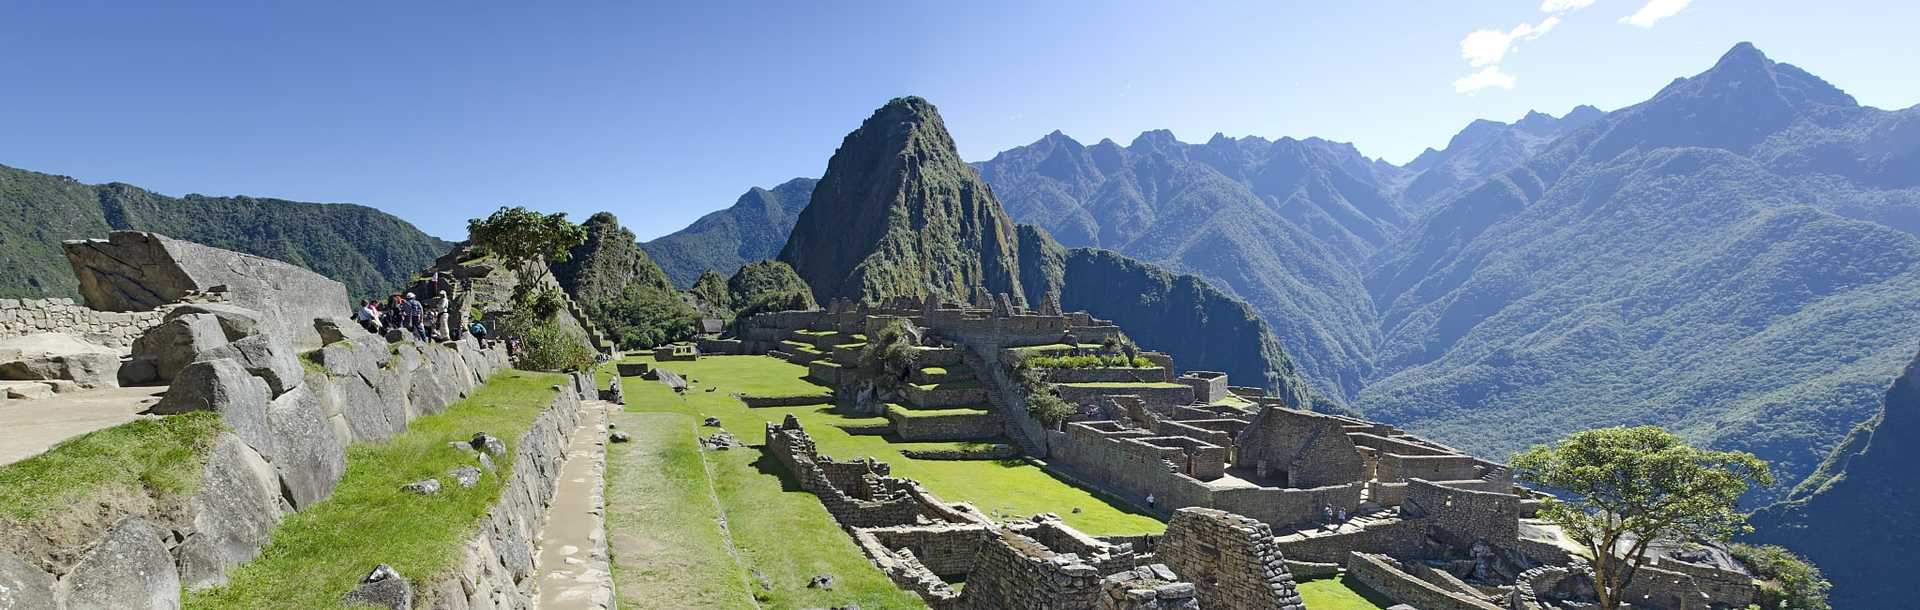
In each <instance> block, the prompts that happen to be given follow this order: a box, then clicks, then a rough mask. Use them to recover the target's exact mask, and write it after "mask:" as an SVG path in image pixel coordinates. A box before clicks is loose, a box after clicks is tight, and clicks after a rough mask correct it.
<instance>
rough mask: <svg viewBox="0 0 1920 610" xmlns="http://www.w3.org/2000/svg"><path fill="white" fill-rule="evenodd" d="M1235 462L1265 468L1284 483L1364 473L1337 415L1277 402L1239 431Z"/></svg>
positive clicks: (1333, 481) (1344, 479)
mask: <svg viewBox="0 0 1920 610" xmlns="http://www.w3.org/2000/svg"><path fill="white" fill-rule="evenodd" d="M1239 458H1240V462H1239V463H1240V464H1241V465H1243V466H1247V467H1252V468H1254V469H1256V470H1265V471H1266V472H1265V473H1263V474H1262V476H1269V477H1273V478H1276V479H1280V478H1281V477H1282V476H1284V479H1282V480H1284V481H1285V482H1286V485H1285V486H1286V487H1302V488H1306V487H1320V486H1325V485H1338V484H1342V483H1352V482H1356V481H1363V480H1365V479H1366V476H1365V475H1366V473H1365V467H1364V464H1363V462H1362V460H1361V458H1360V453H1359V452H1358V451H1356V450H1355V449H1354V444H1353V441H1352V439H1349V438H1347V433H1346V429H1345V423H1344V421H1343V420H1341V419H1340V418H1336V417H1331V416H1327V415H1321V414H1318V413H1312V412H1308V411H1296V410H1292V409H1283V408H1278V407H1269V408H1262V409H1260V411H1259V413H1258V414H1256V415H1254V418H1253V423H1252V424H1251V425H1249V426H1248V427H1247V429H1246V430H1244V431H1242V432H1241V433H1240V450H1239Z"/></svg>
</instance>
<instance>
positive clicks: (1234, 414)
mask: <svg viewBox="0 0 1920 610" xmlns="http://www.w3.org/2000/svg"><path fill="white" fill-rule="evenodd" d="M894 319H899V320H905V321H907V322H909V323H910V324H912V325H913V328H914V329H916V332H917V333H918V335H917V336H918V337H919V342H920V345H919V346H917V347H915V348H914V349H915V350H916V352H917V354H918V355H919V356H920V357H921V358H922V359H923V360H922V364H920V366H929V367H937V370H938V371H940V372H939V373H938V375H937V376H935V377H934V378H928V377H926V376H922V375H920V374H916V375H915V376H914V378H913V379H911V380H910V381H911V383H909V384H907V385H905V386H904V387H902V388H901V389H898V390H886V389H883V388H882V387H881V386H879V385H877V384H874V383H872V380H869V379H863V377H862V375H863V374H862V373H861V372H860V371H859V369H858V367H857V366H856V365H857V363H858V359H859V348H860V347H861V345H860V344H859V343H858V342H856V341H853V340H852V339H853V338H855V337H861V338H864V337H865V336H867V335H868V334H870V331H873V330H874V329H876V328H877V327H878V325H879V324H882V323H885V322H887V321H888V320H894ZM740 331H741V332H740V336H739V337H738V338H736V339H733V340H728V341H724V342H720V341H715V342H708V343H703V344H702V345H701V348H702V349H704V350H708V351H709V352H711V351H721V352H725V353H764V354H770V355H773V356H775V357H779V358H783V359H787V360H789V361H792V362H796V363H800V364H804V365H806V366H808V367H809V372H810V377H811V378H813V379H815V380H817V381H819V382H821V383H824V384H828V385H831V386H833V387H834V388H835V391H834V394H835V397H834V399H833V400H834V401H835V402H838V403H840V404H841V405H842V406H844V407H846V408H851V409H869V410H871V411H874V412H881V413H883V414H885V413H890V412H891V410H895V409H901V408H908V409H911V408H944V409H953V408H954V407H956V406H958V405H965V404H978V405H980V406H979V407H978V408H977V412H965V411H964V410H963V411H962V412H960V413H958V414H955V415H952V416H944V415H943V416H942V418H941V419H947V420H949V421H942V422H940V423H938V424H930V423H928V422H926V421H925V420H927V419H933V418H891V417H890V419H892V420H893V422H894V424H895V425H896V426H897V428H896V429H895V430H894V432H895V433H898V434H900V436H901V437H902V438H904V439H909V440H919V439H947V438H978V437H980V436H981V435H982V434H983V431H984V432H985V433H989V434H990V433H992V432H998V433H999V434H998V436H1002V437H1004V438H1005V439H1007V442H1008V445H1009V446H1008V449H1009V451H1016V452H1018V453H1023V454H1025V455H1026V456H1027V458H1028V459H1031V460H1033V461H1034V462H1035V463H1037V464H1039V465H1041V466H1043V467H1044V468H1046V469H1047V470H1049V471H1050V472H1053V473H1055V474H1057V475H1060V476H1062V477H1064V478H1067V479H1069V480H1072V481H1076V482H1078V483H1080V484H1082V485H1083V486H1086V487H1090V488H1093V489H1096V490H1099V491H1102V492H1105V493H1108V494H1111V495H1113V496H1117V497H1120V498H1124V499H1126V500H1128V501H1129V502H1131V503H1132V504H1134V505H1135V506H1137V507H1140V508H1142V509H1144V510H1146V511H1148V512H1152V513H1154V514H1157V515H1159V516H1161V517H1162V518H1164V519H1167V521H1168V527H1167V531H1166V533H1165V534H1164V535H1163V536H1157V537H1131V538H1124V539H1122V538H1113V539H1100V538H1094V537H1089V536H1087V535H1085V534H1082V533H1080V532H1078V531H1076V530H1074V529H1072V528H1071V527H1068V526H1066V525H1065V524H1064V523H1062V522H1060V521H1059V520H1058V519H1057V518H1050V517H1047V516H1044V515H1043V516H1039V517H1036V518H1034V519H1032V520H1030V521H1023V522H1017V523H1005V524H997V523H993V522H992V521H991V519H989V518H987V517H985V516H983V515H981V514H980V513H979V512H978V511H977V510H974V509H972V507H970V506H967V505H965V504H950V503H945V502H943V501H941V500H939V499H938V498H935V497H932V496H931V495H929V494H928V493H927V492H926V491H925V490H924V489H921V488H920V486H919V485H918V484H917V483H914V482H913V481H911V480H907V479H901V478H897V477H893V476H891V474H890V471H889V469H888V467H887V465H886V464H884V463H879V462H873V461H870V460H859V459H855V460H854V461H839V460H836V459H834V458H831V457H827V456H819V455H817V454H816V453H815V451H814V449H813V446H812V443H811V440H810V439H809V438H808V437H807V435H806V433H805V431H804V430H801V429H800V427H799V425H798V424H797V423H795V422H793V421H791V420H789V421H788V422H786V423H785V424H783V425H770V426H769V427H768V430H767V438H768V442H767V447H766V451H767V452H768V453H769V454H770V455H772V456H774V457H775V458H776V459H777V460H778V461H779V462H780V463H781V464H782V465H783V466H785V467H786V468H787V469H788V470H790V471H791V472H793V473H794V475H795V477H796V478H798V479H800V480H801V481H802V482H803V483H802V485H803V487H804V488H806V489H807V490H808V491H811V492H813V493H814V494H816V495H817V496H819V497H820V499H821V502H822V503H824V504H825V505H826V506H827V508H828V510H829V512H831V513H832V514H833V515H834V517H835V518H836V519H837V520H839V521H840V523H841V524H842V525H843V526H844V527H846V528H847V529H848V531H849V533H850V534H851V535H852V536H853V537H854V538H855V539H856V540H857V541H858V542H859V544H860V546H861V548H862V549H863V550H864V551H865V552H866V554H867V555H868V556H869V557H870V558H871V559H872V560H873V561H874V562H875V564H876V565H878V566H880V568H881V569H882V570H883V571H884V572H886V573H887V574H888V575H889V576H890V577H892V578H893V580H894V582H895V583H897V584H899V585H900V586H901V587H902V588H905V589H907V590H909V591H913V592H915V593H917V594H919V595H920V596H921V597H922V598H924V599H926V600H927V601H928V603H929V604H930V605H932V606H933V607H934V608H942V609H944V608H1035V609H1040V608H1107V607H1130V608H1159V607H1169V608H1173V607H1179V608H1186V607H1201V608H1297V607H1300V606H1299V604H1300V600H1299V597H1298V595H1297V593H1295V589H1294V584H1295V581H1294V579H1295V578H1296V577H1299V578H1310V577H1319V576H1327V575H1332V574H1335V573H1337V572H1339V571H1340V570H1342V569H1344V570H1346V571H1347V573H1348V574H1349V575H1350V576H1351V577H1353V578H1356V579H1358V580H1359V581H1361V582H1363V583H1365V584H1367V585H1368V586H1369V587H1371V588H1373V589H1375V590H1376V591H1379V592H1381V593H1382V594H1385V595H1387V596H1389V597H1392V598H1393V599H1395V600H1397V601H1400V602H1403V603H1408V604H1411V605H1413V606H1415V607H1419V608H1427V609H1434V608H1515V609H1521V608H1554V607H1583V604H1586V603H1590V601H1591V594H1592V590H1591V585H1592V583H1591V579H1590V578H1589V574H1590V572H1587V571H1586V567H1585V563H1584V561H1583V560H1581V559H1579V558H1577V557H1576V556H1574V555H1573V554H1571V553H1570V552H1569V550H1568V546H1569V545H1568V544H1566V543H1565V542H1564V541H1562V540H1559V538H1558V536H1556V535H1554V532H1555V531H1556V530H1555V529H1554V528H1553V527H1552V526H1551V525H1550V524H1546V523H1544V522H1541V521H1536V520H1533V519H1532V517H1533V516H1534V512H1535V511H1537V510H1538V508H1539V506H1540V503H1541V499H1542V498H1543V497H1544V496H1542V495H1540V494H1537V493H1535V492H1532V491H1530V490H1527V489H1524V488H1521V487H1517V486H1516V485H1515V484H1514V478H1513V472H1512V471H1511V470H1510V469H1509V468H1508V467H1506V466H1505V465H1503V464H1499V463H1495V462H1491V461H1488V460H1484V459H1480V458H1476V457H1474V456H1471V455H1467V454H1465V453H1463V452H1460V451H1458V450H1455V449H1452V448H1449V447H1447V446H1445V445H1442V444H1439V443H1436V442H1433V441H1429V440H1425V439H1422V438H1419V437H1416V436H1413V435H1410V434H1407V433H1406V432H1404V431H1402V430H1399V429H1397V428H1394V427H1393V426H1390V425H1387V424H1382V423H1378V422H1369V421H1365V420H1361V419H1356V418H1352V417H1345V416H1340V415H1334V414H1327V413H1317V412H1312V411H1308V410H1303V409H1301V408H1300V407H1299V405H1294V404H1289V403H1288V401H1286V400H1284V399H1281V398H1276V397H1271V396H1267V395H1266V393H1265V392H1264V391H1262V390H1260V389H1257V388H1248V387H1239V386H1232V385H1230V384H1229V380H1228V379H1227V377H1226V375H1224V374H1221V373H1215V372H1205V371H1187V372H1183V373H1176V369H1175V368H1174V362H1173V360H1172V359H1171V358H1169V357H1167V356H1166V355H1164V354H1158V353H1153V352H1146V353H1140V354H1137V357H1134V356H1136V355H1133V354H1129V357H1128V358H1115V355H1116V353H1117V348H1116V347H1115V346H1116V345H1124V344H1125V343H1124V342H1116V341H1109V340H1108V339H1109V338H1119V337H1121V336H1122V332H1121V329H1120V328H1118V327H1116V326H1114V325H1113V324H1111V323H1109V322H1105V321H1102V320H1099V319H1096V318H1093V317H1091V316H1089V315H1087V314H1085V313H1065V314H1040V313H1035V312H1029V311H1026V310H1024V309H1023V308H1019V307H1016V306H1013V305H1012V304H1010V303H1009V304H1003V303H1001V302H997V301H996V302H993V303H992V307H990V308H988V307H961V306H950V305H944V304H938V303H930V302H913V301H912V300H911V299H904V300H897V301H895V302H889V303H886V304H884V305H883V306H879V307H867V306H855V305H851V304H846V303H834V304H831V305H830V306H829V307H828V308H827V309H823V310H813V311H786V312H776V313H768V314H761V315H758V316H755V317H753V318H750V319H747V320H744V321H742V323H741V324H740ZM1086 355H1102V356H1104V359H1101V360H1099V362H1100V363H1104V364H1111V366H1108V365H1097V366H1082V365H1084V364H1085V363H1086V362H1087V361H1088V359H1085V358H1081V359H1078V360H1075V359H1073V358H1062V357H1063V356H1086ZM1069 362H1071V363H1074V364H1073V365H1071V366H1058V367H1056V368H1043V370H1039V371H1032V370H1023V369H1032V368H1035V367H1036V366H1038V367H1045V366H1046V365H1048V364H1058V363H1069ZM1036 363H1038V364H1036ZM1023 374H1025V375H1029V376H1030V375H1034V374H1040V375H1042V376H1043V377H1044V379H1045V380H1046V382H1047V384H1046V386H1047V387H1046V389H1045V390H1044V391H1047V392H1051V393H1053V394H1055V395H1057V396H1059V397H1060V398H1062V399H1064V400H1065V401H1066V402H1068V403H1069V404H1070V405H1072V407H1073V413H1072V415H1071V416H1069V417H1067V418H1066V420H1065V421H1061V422H1054V423H1051V424H1049V423H1044V422H1041V421H1038V420H1037V419H1036V418H1035V417H1034V416H1032V415H1030V414H1029V413H1028V410H1027V408H1026V400H1027V397H1028V396H1029V393H1030V392H1032V391H1033V389H1032V388H1031V387H1030V385H1027V384H1023V383H1021V382H1020V379H1021V375H1023ZM929 405H930V406H929ZM944 412H945V411H943V413H944ZM840 458H841V459H849V458H857V456H840ZM1645 573H1646V574H1647V576H1645V577H1644V578H1643V580H1642V582H1641V584H1639V585H1637V586H1636V591H1634V592H1632V593H1633V595H1631V598H1632V599H1633V600H1634V603H1635V607H1639V608H1676V609H1677V608H1708V607H1736V608H1743V607H1745V606H1746V604H1747V603H1748V602H1749V601H1750V600H1751V599H1752V596H1753V594H1754V585H1753V584H1752V578H1751V577H1750V576H1747V575H1745V574H1744V573H1742V572H1740V571H1739V570H1738V569H1737V567H1728V566H1709V565H1700V564H1694V563H1687V562H1685V561H1681V560H1678V559H1675V558H1663V559H1661V560H1660V561H1659V562H1657V563H1656V564H1655V565H1652V566H1649V568H1648V569H1647V570H1646V572H1645ZM954 578H962V579H964V580H965V582H966V583H967V584H966V586H965V587H964V588H962V590H961V591H960V592H957V593H956V592H955V591H954V590H953V588H952V587H950V586H948V585H947V584H946V580H949V579H954ZM1148 585H1151V586H1148ZM1103 592H1104V593H1103ZM1122 602H1124V603H1126V604H1133V605H1102V604H1120V603H1122ZM1153 604H1159V605H1153Z"/></svg>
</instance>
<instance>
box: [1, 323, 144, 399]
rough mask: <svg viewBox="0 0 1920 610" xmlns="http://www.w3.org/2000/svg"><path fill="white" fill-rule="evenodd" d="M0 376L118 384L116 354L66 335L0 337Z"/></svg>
mask: <svg viewBox="0 0 1920 610" xmlns="http://www.w3.org/2000/svg"><path fill="white" fill-rule="evenodd" d="M0 379H71V380H73V381H74V382H76V383H79V384H80V385H83V386H87V387H96V388H97V387H114V386H117V385H120V353H119V352H117V351H114V350H113V348H110V347H106V346H104V345H97V344H93V343H88V342H86V341H82V340H80V339H76V338H74V337H72V336H69V335H63V334H59V333H39V334H32V335H24V336H19V337H9V338H6V339H0Z"/></svg>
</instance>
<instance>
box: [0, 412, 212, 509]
mask: <svg viewBox="0 0 1920 610" xmlns="http://www.w3.org/2000/svg"><path fill="white" fill-rule="evenodd" d="M221 428H222V426H221V424H220V416H219V415H217V414H214V413H211V412H203V413H187V414H183V415H173V416H168V417H162V418H157V419H143V420H137V421H132V422H128V423H126V424H122V425H119V426H114V427H112V428H107V429H104V430H96V431H93V432H89V433H87V434H83V435H80V436H77V437H74V438H71V439H67V440H66V441H62V442H61V443H60V444H58V445H54V446H53V448H51V449H48V450H47V451H46V452H45V453H42V454H40V455H36V456H33V457H30V458H27V459H24V460H21V461H19V462H15V463H12V464H8V465H6V466H0V520H4V521H7V522H9V523H13V524H19V525H22V526H25V528H26V529H28V530H37V531H45V528H46V527H48V522H50V521H57V520H59V519H58V518H59V517H60V516H61V515H62V514H63V513H66V512H67V511H70V510H73V508H74V507H78V506H84V507H95V506H99V505H102V504H103V503H113V502H118V501H125V500H127V499H129V498H140V497H146V498H152V499H153V503H154V504H156V505H159V506H168V505H177V504H180V503H183V502H185V501H186V499H187V498H188V497H190V496H192V495H193V493H194V492H195V491H198V490H199V487H200V471H201V469H202V468H204V467H205V466H206V463H207V452H208V451H210V450H212V449H213V441H214V438H215V437H217V436H218V435H219V433H220V430H221Z"/></svg>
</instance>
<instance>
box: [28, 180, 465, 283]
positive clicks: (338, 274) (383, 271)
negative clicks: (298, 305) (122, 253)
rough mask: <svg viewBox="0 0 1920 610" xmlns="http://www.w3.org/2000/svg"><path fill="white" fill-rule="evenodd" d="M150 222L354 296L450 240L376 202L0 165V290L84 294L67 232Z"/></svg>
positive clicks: (75, 234)
mask: <svg viewBox="0 0 1920 610" xmlns="http://www.w3.org/2000/svg"><path fill="white" fill-rule="evenodd" d="M115 230H138V231H154V232H158V233H161V234H164V235H167V236H169V237H174V238H179V239H185V240H190V241H195V242H199V243H203V244H207V245H210V246H214V247H219V248H226V249H229V250H236V251H240V252H246V253H248V254H254V255H258V256H265V257H267V258H272V259H277V260H281V261H285V262H288V263H293V264H295V265H300V266H302V267H306V268H308V269H312V270H314V271H316V272H319V273H320V274H322V275H325V276H327V277H330V278H333V279H336V280H339V281H341V282H342V283H345V284H346V285H347V290H348V291H350V292H352V293H353V294H356V295H376V294H385V293H387V292H389V291H391V290H393V289H395V288H398V287H400V286H402V285H405V284H406V283H407V281H408V280H409V279H410V278H412V277H413V274H414V273H415V272H417V271H419V270H420V269H423V268H425V267H427V266H428V265H430V264H432V263H433V260H434V257H437V256H439V255H441V254H443V253H445V252H446V251H447V249H448V248H450V247H452V245H451V244H448V243H447V242H444V241H441V240H440V239H438V238H435V237H433V236H430V235H427V234H425V233H422V232H420V230H419V229H416V228H414V227H413V225H410V224H407V222H406V221H403V220H400V219H399V218H396V217H394V216H392V215H390V214H387V213H385V212H381V211H379V210H376V209H373V208H369V207H365V206H359V205H351V204H335V203H329V204H322V203H303V202H298V201H286V200H281V199H267V198H254V197H207V196H204V195H187V196H184V197H169V196H166V195H161V194H158V193H154V192H151V191H147V190H145V189H141V188H139V187H136V186H132V185H128V184H121V183H112V184H97V185H96V184H83V183H81V182H79V181H77V180H74V179H72V178H68V177H65V176H55V175H50V174H42V173H39V172H32V171H27V170H22V169H15V168H11V167H6V166H3V165H0V252H4V253H5V254H0V297H32V298H39V297H78V296H79V289H78V284H77V283H76V280H75V279H74V278H73V270H72V269H71V268H70V267H69V266H68V265H67V259H66V256H65V255H64V254H62V253H61V251H60V242H61V241H64V240H69V239H86V238H98V237H106V234H107V232H109V231H115Z"/></svg>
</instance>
